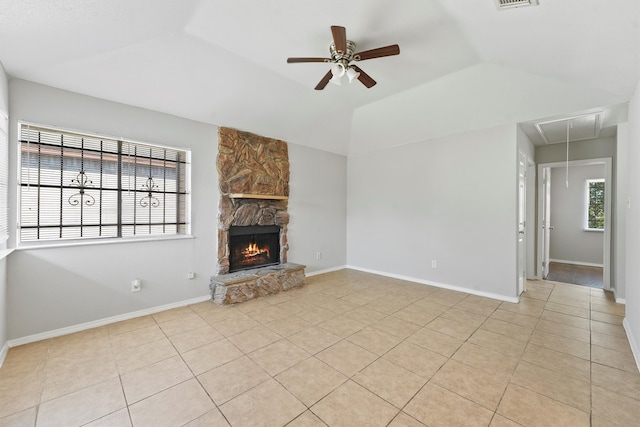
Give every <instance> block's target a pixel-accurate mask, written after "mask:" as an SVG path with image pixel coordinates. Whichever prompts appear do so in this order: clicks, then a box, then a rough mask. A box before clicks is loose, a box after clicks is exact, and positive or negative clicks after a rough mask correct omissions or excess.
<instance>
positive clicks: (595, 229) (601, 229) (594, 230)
mask: <svg viewBox="0 0 640 427" xmlns="http://www.w3.org/2000/svg"><path fill="white" fill-rule="evenodd" d="M582 230H583V231H589V232H592V231H593V232H596V233H604V229H603V228H583V229H582Z"/></svg>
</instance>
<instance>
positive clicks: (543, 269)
mask: <svg viewBox="0 0 640 427" xmlns="http://www.w3.org/2000/svg"><path fill="white" fill-rule="evenodd" d="M598 168H600V171H601V172H600V173H601V175H602V177H603V178H602V179H603V180H604V183H603V184H604V200H603V204H604V206H603V209H604V221H603V222H604V223H603V225H602V227H600V226H598V228H600V229H595V228H590V227H592V226H590V225H589V224H591V223H590V222H588V220H587V217H586V216H585V215H586V209H588V203H589V201H588V193H587V191H588V188H589V186H588V185H589V181H590V180H589V179H588V176H589V174H591V175H592V176H595V175H593V174H594V173H595V174H596V175H597V173H596V172H595V171H597V170H598ZM567 172H568V173H567ZM611 175H612V171H611V159H610V158H600V159H592V160H576V161H571V162H568V163H567V162H559V163H546V164H540V165H538V197H537V198H538V220H537V229H538V242H539V244H538V251H537V253H538V256H537V263H536V278H538V279H545V278H546V279H548V280H555V281H563V282H567V283H575V284H582V285H587V286H594V285H595V286H597V287H602V288H603V289H606V290H609V289H610V258H611V199H612V197H611V196H612V191H611ZM567 177H568V178H567ZM567 181H568V187H567V186H566V182H567ZM554 191H556V193H554ZM552 196H555V197H552ZM565 198H566V199H567V200H566V203H571V204H565V205H563V206H565V207H564V208H563V209H562V210H560V211H558V210H557V209H555V212H556V213H555V218H554V204H556V205H558V204H560V203H563V204H564V203H565ZM570 198H571V200H569V199H570ZM576 198H577V199H576ZM581 203H582V205H581ZM565 210H566V211H565ZM558 212H559V213H558ZM572 215H573V216H575V217H573V218H572V221H573V223H574V224H573V225H571V227H570V226H569V225H568V224H569V223H568V222H567V221H568V218H570V217H571V216H572ZM578 216H579V218H578ZM583 218H584V221H583ZM556 221H557V222H556ZM576 224H577V225H576ZM559 227H560V228H559ZM576 228H577V229H576ZM569 229H570V230H569ZM598 241H599V242H600V243H599V245H598V244H597V242H598ZM599 271H601V272H602V273H601V274H602V276H601V277H602V279H601V282H600V283H598V281H597V280H595V278H594V277H595V276H597V275H598V273H599ZM580 282H581V283H580Z"/></svg>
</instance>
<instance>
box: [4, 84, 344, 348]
mask: <svg viewBox="0 0 640 427" xmlns="http://www.w3.org/2000/svg"><path fill="white" fill-rule="evenodd" d="M10 94H11V111H12V117H11V123H10V125H11V129H13V130H14V133H13V135H14V137H13V140H14V141H15V138H16V137H15V135H16V133H15V130H16V129H17V121H18V120H26V121H29V122H35V123H40V124H44V125H53V126H58V127H62V128H68V129H75V130H81V131H89V132H93V133H97V134H102V135H105V136H120V137H125V138H128V139H132V140H138V141H142V142H150V143H157V144H164V145H171V146H176V147H184V148H187V149H190V150H191V152H192V164H191V168H192V235H193V236H194V238H191V239H180V240H163V241H147V242H127V243H124V242H119V243H109V244H93V245H82V246H72V247H57V248H37V249H35V248H31V249H18V250H17V251H15V252H13V253H12V254H11V256H10V257H9V261H8V301H9V302H8V306H9V309H8V319H9V321H8V339H18V338H24V337H28V336H30V335H34V334H40V333H45V332H48V331H52V330H56V329H60V328H65V327H72V326H75V325H78V324H82V323H86V322H92V321H96V320H100V319H104V318H108V317H112V316H118V315H122V314H127V313H131V312H135V311H139V310H144V309H148V308H153V307H157V306H161V305H165V304H172V303H177V302H180V301H185V300H189V299H192V298H199V297H204V296H207V295H208V294H209V280H210V277H211V275H212V274H213V273H214V271H215V267H216V258H217V246H216V245H217V223H216V222H217V212H218V205H217V203H218V199H219V190H218V175H217V171H216V156H217V149H218V138H217V127H215V126H210V125H206V124H203V123H198V122H194V121H190V120H185V119H181V118H178V117H174V116H169V115H166V114H161V113H157V112H153V111H149V110H144V109H140V108H135V107H131V106H126V105H123V104H118V103H114V102H109V101H105V100H100V99H97V98H91V97H87V96H84V95H80V94H76V93H71V92H66V91H62V90H58V89H54V88H51V87H47V86H42V85H38V84H35V83H31V82H26V81H23V80H16V79H12V80H11V81H10ZM265 136H269V135H265ZM14 147H15V144H14ZM10 154H11V162H12V163H11V164H12V165H16V164H17V163H16V155H17V154H16V152H15V150H14V152H12V153H10ZM289 155H290V164H291V180H290V185H291V197H290V200H289V213H290V214H291V222H290V227H289V246H290V251H289V261H290V262H295V263H300V264H305V265H307V272H314V271H320V270H327V269H332V268H336V267H341V266H344V265H345V264H346V237H345V228H346V225H345V224H346V219H345V217H346V197H345V194H346V186H345V182H346V158H345V157H343V156H339V155H335V154H330V153H326V152H323V151H319V150H314V149H311V148H306V147H302V146H298V145H295V144H289ZM15 172H16V171H15V170H14V171H12V176H13V177H15V176H16V173H15ZM13 180H14V182H13V184H14V185H13V186H12V188H13V192H12V193H11V194H10V200H16V188H17V185H16V184H17V182H16V181H15V178H13ZM16 212H17V208H16V209H14V210H13V218H12V219H11V221H12V223H16V217H15V214H16ZM12 240H13V241H14V243H15V233H14V234H13V235H12ZM316 252H321V253H322V259H321V260H316ZM190 271H193V272H195V273H196V278H195V279H194V280H188V279H186V274H187V272H190ZM134 278H140V279H142V287H143V290H142V291H141V292H139V293H131V292H130V284H131V280H132V279H134Z"/></svg>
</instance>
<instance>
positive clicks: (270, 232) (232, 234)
mask: <svg viewBox="0 0 640 427" xmlns="http://www.w3.org/2000/svg"><path fill="white" fill-rule="evenodd" d="M229 255H230V256H229V272H233V271H238V270H245V269H249V268H256V267H262V266H266V265H274V264H279V263H280V227H278V226H246V227H237V226H233V227H231V229H230V230H229Z"/></svg>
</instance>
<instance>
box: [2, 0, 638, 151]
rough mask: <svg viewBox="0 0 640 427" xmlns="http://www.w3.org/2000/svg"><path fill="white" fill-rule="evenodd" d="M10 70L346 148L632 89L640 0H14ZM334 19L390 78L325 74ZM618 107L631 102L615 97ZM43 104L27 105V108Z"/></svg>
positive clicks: (579, 106) (526, 115)
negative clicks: (308, 59) (302, 59)
mask: <svg viewBox="0 0 640 427" xmlns="http://www.w3.org/2000/svg"><path fill="white" fill-rule="evenodd" d="M0 11H1V12H0V61H1V62H2V63H3V64H4V66H5V69H6V70H7V73H8V74H9V75H10V76H13V77H17V78H21V79H25V80H30V81H34V82H37V83H42V84H46V85H50V86H54V87H58V88H61V89H66V90H70V91H74V92H79V93H83V94H87V95H91V96H96V97H99V98H104V99H108V100H113V101H117V102H122V103H125V104H129V105H134V106H139V107H143V108H148V109H151V110H156V111H161V112H165V113H169V114H173V115H176V116H180V117H185V118H189V119H193V120H198V121H201V122H205V123H211V124H215V125H223V126H228V127H234V128H238V129H243V130H247V131H251V132H255V133H258V134H261V135H265V136H269V137H274V138H280V139H283V140H285V141H288V142H293V143H297V144H302V145H307V146H310V147H315V148H319V149H322V150H327V151H331V152H336V153H340V154H356V153H360V152H366V151H370V150H375V149H380V148H385V147H390V146H396V145H401V144H405V143H409V142H414V141H421V140H426V139H429V138H434V137H438V136H443V135H447V134H452V133H458V132H464V131H472V130H476V129H481V128H486V127H491V126H496V125H500V124H506V123H520V122H532V121H536V120H543V119H545V118H549V117H553V118H558V117H560V118H561V117H563V116H575V115H577V114H579V113H580V112H584V111H594V110H597V111H600V110H602V111H604V112H605V117H604V119H603V120H604V121H605V122H606V123H609V124H610V125H611V124H613V125H615V123H616V122H617V121H621V120H624V117H621V115H619V114H618V115H616V116H615V117H606V114H608V113H607V112H608V111H610V107H616V106H618V105H619V104H624V103H625V102H627V101H628V100H629V98H630V97H631V95H632V93H633V91H634V89H635V86H636V84H637V83H638V81H639V79H640V74H639V68H640V56H639V50H640V49H639V46H640V25H639V23H640V6H639V2H638V1H637V0H616V1H602V0H562V1H558V0H540V4H539V5H538V6H531V7H521V8H517V9H508V10H501V11H499V10H497V8H496V3H495V0H396V1H393V2H389V1H386V0H351V1H341V0H325V1H323V2H311V1H301V0H268V1H259V0H235V1H233V0H109V1H104V0H55V1H52V0H0ZM331 25H340V26H344V27H346V29H347V38H348V39H349V40H353V41H354V42H355V43H356V44H357V47H358V49H357V50H367V49H372V48H376V47H379V46H385V45H389V44H393V43H397V44H399V45H400V55H399V56H391V57H387V58H379V59H372V60H367V61H362V62H360V63H359V66H360V67H361V68H362V69H363V70H365V71H366V72H367V73H368V74H369V75H371V76H372V77H373V78H374V79H375V80H377V82H378V84H377V85H376V86H374V87H373V88H371V89H367V88H365V87H364V86H363V85H362V84H360V83H358V82H356V83H353V84H350V85H349V84H343V85H342V86H336V85H331V84H329V85H328V86H327V87H326V88H325V89H324V90H322V91H316V90H314V89H313V88H314V86H315V85H316V84H317V82H318V81H319V80H320V79H321V78H322V76H323V75H324V74H325V73H326V72H327V71H328V69H329V66H328V65H327V64H324V63H304V64H287V63H286V59H287V57H290V56H313V57H326V56H328V54H329V53H328V47H329V44H330V43H331V41H332V39H331V32H330V26H331ZM616 111H619V109H618V110H616ZM24 119H28V118H24Z"/></svg>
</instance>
